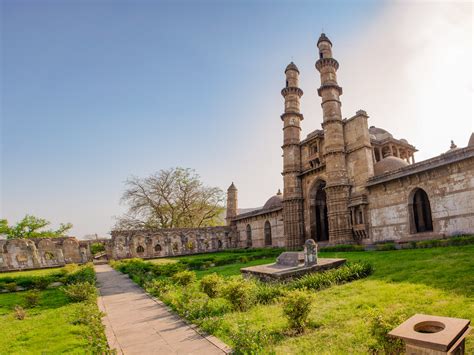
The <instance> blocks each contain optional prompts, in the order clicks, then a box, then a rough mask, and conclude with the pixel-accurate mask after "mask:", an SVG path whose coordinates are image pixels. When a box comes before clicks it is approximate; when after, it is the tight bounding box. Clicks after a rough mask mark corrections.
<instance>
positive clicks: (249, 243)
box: [245, 224, 252, 248]
mask: <svg viewBox="0 0 474 355" xmlns="http://www.w3.org/2000/svg"><path fill="white" fill-rule="evenodd" d="M245 233H246V235H247V247H249V248H250V247H251V246H252V227H251V226H250V224H247V227H245Z"/></svg>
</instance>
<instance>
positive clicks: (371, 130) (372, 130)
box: [369, 126, 393, 140]
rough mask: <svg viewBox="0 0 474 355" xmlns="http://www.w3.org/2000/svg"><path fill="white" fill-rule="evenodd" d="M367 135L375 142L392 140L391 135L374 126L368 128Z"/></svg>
mask: <svg viewBox="0 0 474 355" xmlns="http://www.w3.org/2000/svg"><path fill="white" fill-rule="evenodd" d="M369 134H373V135H374V136H375V137H376V138H377V140H383V139H385V138H393V136H392V134H391V133H390V132H388V131H386V130H384V129H383V128H378V127H375V126H370V128H369Z"/></svg>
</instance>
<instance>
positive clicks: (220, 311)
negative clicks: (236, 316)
mask: <svg viewBox="0 0 474 355" xmlns="http://www.w3.org/2000/svg"><path fill="white" fill-rule="evenodd" d="M230 311H232V304H231V303H230V302H229V301H228V300H226V299H225V298H210V299H209V300H208V301H207V304H206V312H205V317H216V316H222V315H224V314H226V313H228V312H230Z"/></svg>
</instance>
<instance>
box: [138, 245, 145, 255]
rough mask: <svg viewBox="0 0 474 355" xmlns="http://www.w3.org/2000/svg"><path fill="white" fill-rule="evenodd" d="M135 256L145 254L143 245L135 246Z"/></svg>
mask: <svg viewBox="0 0 474 355" xmlns="http://www.w3.org/2000/svg"><path fill="white" fill-rule="evenodd" d="M136 251H137V254H143V253H144V252H145V248H144V247H143V245H139V246H137V249H136Z"/></svg>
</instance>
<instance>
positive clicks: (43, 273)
mask: <svg viewBox="0 0 474 355" xmlns="http://www.w3.org/2000/svg"><path fill="white" fill-rule="evenodd" d="M61 269H62V267H54V268H50V269H40V270H26V271H11V272H2V273H0V280H1V279H2V278H5V277H19V276H46V275H50V274H54V273H57V272H58V271H60V270H61Z"/></svg>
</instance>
